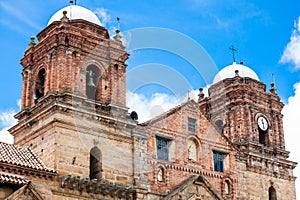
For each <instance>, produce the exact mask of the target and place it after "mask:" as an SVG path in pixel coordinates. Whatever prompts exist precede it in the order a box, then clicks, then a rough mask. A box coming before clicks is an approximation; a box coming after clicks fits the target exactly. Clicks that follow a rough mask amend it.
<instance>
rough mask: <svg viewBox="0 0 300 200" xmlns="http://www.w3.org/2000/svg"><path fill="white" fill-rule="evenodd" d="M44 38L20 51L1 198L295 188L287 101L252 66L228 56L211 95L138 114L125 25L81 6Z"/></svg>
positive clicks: (198, 195)
mask: <svg viewBox="0 0 300 200" xmlns="http://www.w3.org/2000/svg"><path fill="white" fill-rule="evenodd" d="M70 11H71V12H72V18H71V17H70V13H69V12H70ZM37 40H38V42H36V41H35V38H34V37H33V38H31V42H30V44H29V48H28V49H27V50H26V51H25V53H24V57H23V58H22V59H21V64H22V66H23V72H22V77H23V83H22V84H23V87H22V102H21V111H20V112H19V113H18V114H16V116H15V117H16V118H17V119H18V123H17V124H16V125H15V126H13V127H12V128H10V130H9V131H10V133H11V134H12V135H13V136H14V138H15V144H14V145H10V144H5V143H0V163H1V165H0V179H1V186H0V198H1V199H63V200H65V199H101V200H105V199H138V200H142V199H145V200H146V199H149V200H150V199H153V200H155V199H170V200H171V199H172V200H173V199H174V200H175V199H176V200H179V199H181V200H188V199H189V200H200V199H219V200H223V199H236V200H246V199H251V200H252V199H253V200H254V199H269V200H280V199H287V200H294V199H296V192H295V179H296V177H295V176H294V175H293V169H294V168H295V167H296V163H295V162H292V161H289V160H288V157H289V152H288V151H286V150H285V143H284V131H283V124H282V114H281V110H282V108H283V103H282V102H281V101H280V97H279V96H278V95H277V94H276V89H275V87H274V85H271V89H270V91H266V85H265V84H264V83H262V82H261V81H260V80H259V79H258V77H257V75H256V74H255V72H253V71H252V70H251V69H250V68H248V67H246V66H244V65H243V64H237V63H233V64H232V65H229V66H227V67H225V68H224V69H222V70H221V71H220V72H219V73H218V74H217V75H216V77H215V80H214V82H213V84H212V85H211V86H210V87H209V96H208V97H205V96H204V94H203V90H202V89H201V88H200V89H199V98H198V101H197V102H196V101H194V100H188V101H186V102H184V103H183V104H181V105H178V106H177V107H175V108H173V109H171V110H169V111H167V112H165V113H163V114H161V115H159V116H157V117H155V118H153V119H151V120H149V121H147V122H144V123H141V124H139V123H138V122H137V120H136V119H137V114H136V113H135V112H132V113H131V114H129V113H128V108H127V107H126V67H127V65H126V60H127V59H128V57H129V54H128V53H127V52H126V50H125V46H124V45H123V43H122V40H121V35H120V31H119V30H117V31H116V35H115V36H114V37H113V38H111V37H110V36H109V33H108V31H107V29H105V28H104V27H103V26H102V25H101V23H100V21H99V19H98V18H97V17H96V15H95V14H93V13H92V12H91V11H89V10H87V9H85V8H83V7H80V6H76V5H75V6H69V7H66V8H64V9H62V10H60V11H58V12H57V13H56V14H55V15H53V17H52V18H51V19H50V21H49V24H48V26H47V27H46V28H45V29H43V30H42V31H41V32H40V33H39V34H38V35H37Z"/></svg>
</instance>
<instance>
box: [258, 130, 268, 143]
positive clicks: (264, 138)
mask: <svg viewBox="0 0 300 200" xmlns="http://www.w3.org/2000/svg"><path fill="white" fill-rule="evenodd" d="M258 137H259V143H260V144H263V145H267V131H263V130H260V129H259V135H258Z"/></svg>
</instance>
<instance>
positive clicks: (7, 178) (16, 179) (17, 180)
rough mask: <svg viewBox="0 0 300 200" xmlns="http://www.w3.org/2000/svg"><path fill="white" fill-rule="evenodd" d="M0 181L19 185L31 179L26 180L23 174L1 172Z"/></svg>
mask: <svg viewBox="0 0 300 200" xmlns="http://www.w3.org/2000/svg"><path fill="white" fill-rule="evenodd" d="M0 182H4V183H11V184H17V185H25V184H26V183H28V182H29V181H28V180H26V179H25V178H24V177H22V176H18V175H15V174H10V173H5V172H0Z"/></svg>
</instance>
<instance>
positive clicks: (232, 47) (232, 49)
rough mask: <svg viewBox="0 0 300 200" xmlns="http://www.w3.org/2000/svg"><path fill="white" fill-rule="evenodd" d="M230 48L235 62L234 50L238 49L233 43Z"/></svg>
mask: <svg viewBox="0 0 300 200" xmlns="http://www.w3.org/2000/svg"><path fill="white" fill-rule="evenodd" d="M229 49H230V50H231V51H232V58H233V62H235V56H234V52H235V51H237V49H235V48H234V46H233V45H231V47H230V48H229Z"/></svg>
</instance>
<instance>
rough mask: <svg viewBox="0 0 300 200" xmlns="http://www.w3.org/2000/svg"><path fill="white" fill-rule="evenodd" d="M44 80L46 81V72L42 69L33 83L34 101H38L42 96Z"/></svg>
mask: <svg viewBox="0 0 300 200" xmlns="http://www.w3.org/2000/svg"><path fill="white" fill-rule="evenodd" d="M45 79H46V70H45V69H44V68H42V69H40V71H39V73H38V75H37V79H36V82H35V90H34V96H35V100H38V99H39V98H41V97H43V96H44V89H45Z"/></svg>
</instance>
